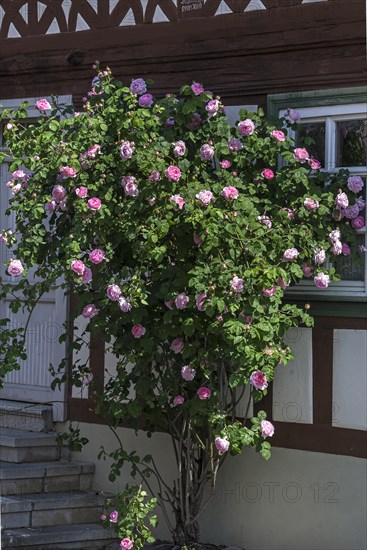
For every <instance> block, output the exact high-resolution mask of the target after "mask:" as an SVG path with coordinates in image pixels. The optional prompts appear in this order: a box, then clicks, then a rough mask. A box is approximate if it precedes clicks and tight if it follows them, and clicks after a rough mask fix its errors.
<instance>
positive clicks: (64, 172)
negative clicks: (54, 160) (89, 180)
mask: <svg viewBox="0 0 367 550" xmlns="http://www.w3.org/2000/svg"><path fill="white" fill-rule="evenodd" d="M59 174H60V175H61V176H62V177H63V178H64V179H66V178H75V177H76V174H77V171H76V170H75V168H72V167H71V166H61V168H60V170H59Z"/></svg>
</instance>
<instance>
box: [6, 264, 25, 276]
mask: <svg viewBox="0 0 367 550" xmlns="http://www.w3.org/2000/svg"><path fill="white" fill-rule="evenodd" d="M23 271H24V267H23V265H22V262H21V261H20V260H10V262H9V265H8V269H7V272H8V273H9V275H11V276H12V277H19V275H21V274H22V273H23Z"/></svg>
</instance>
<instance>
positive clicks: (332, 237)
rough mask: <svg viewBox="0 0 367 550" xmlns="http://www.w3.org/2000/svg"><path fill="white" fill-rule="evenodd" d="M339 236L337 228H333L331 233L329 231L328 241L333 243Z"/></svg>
mask: <svg viewBox="0 0 367 550" xmlns="http://www.w3.org/2000/svg"><path fill="white" fill-rule="evenodd" d="M340 237H341V234H340V231H339V229H334V231H332V232H331V233H329V241H330V242H331V243H334V242H335V241H339V240H340Z"/></svg>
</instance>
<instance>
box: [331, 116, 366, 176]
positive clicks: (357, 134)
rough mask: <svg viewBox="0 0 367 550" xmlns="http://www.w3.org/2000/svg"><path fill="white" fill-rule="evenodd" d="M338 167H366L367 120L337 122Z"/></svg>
mask: <svg viewBox="0 0 367 550" xmlns="http://www.w3.org/2000/svg"><path fill="white" fill-rule="evenodd" d="M336 158H337V161H336V163H337V166H366V162H367V120H344V121H343V122H337V155H336Z"/></svg>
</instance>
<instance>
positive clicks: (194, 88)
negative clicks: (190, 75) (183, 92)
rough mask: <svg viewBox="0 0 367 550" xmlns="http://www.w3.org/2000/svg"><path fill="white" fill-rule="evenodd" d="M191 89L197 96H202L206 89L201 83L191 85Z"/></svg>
mask: <svg viewBox="0 0 367 550" xmlns="http://www.w3.org/2000/svg"><path fill="white" fill-rule="evenodd" d="M191 89H192V91H193V92H194V94H195V95H200V94H202V93H204V88H203V85H202V84H199V82H193V83H192V84H191Z"/></svg>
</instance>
